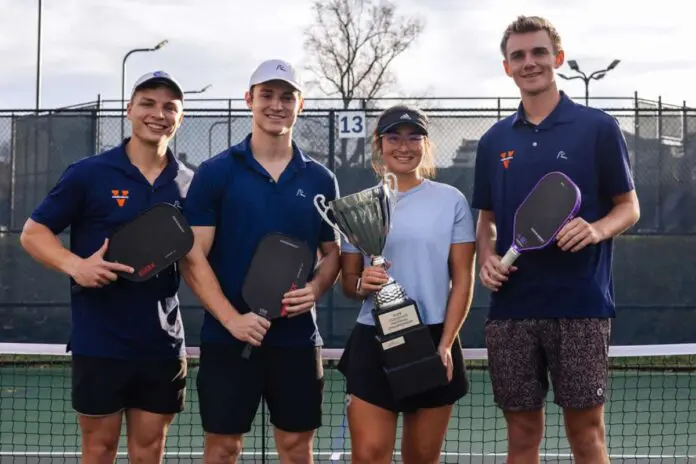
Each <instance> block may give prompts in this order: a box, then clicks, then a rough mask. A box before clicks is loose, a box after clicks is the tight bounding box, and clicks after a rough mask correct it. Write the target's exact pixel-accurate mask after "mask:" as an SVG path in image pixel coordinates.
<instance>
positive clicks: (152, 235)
mask: <svg viewBox="0 0 696 464" xmlns="http://www.w3.org/2000/svg"><path fill="white" fill-rule="evenodd" d="M192 247H193V232H192V231H191V228H190V227H189V224H188V222H187V221H186V219H185V218H184V216H183V215H182V214H181V212H180V211H179V209H178V208H177V207H175V206H173V205H171V204H169V203H159V204H157V205H155V206H153V207H151V208H149V209H147V210H146V211H144V212H142V213H140V214H139V215H138V216H136V217H135V218H134V219H132V220H131V221H129V222H127V223H126V224H124V225H122V226H121V227H119V228H118V230H116V232H114V233H113V235H112V236H111V237H110V238H109V247H108V249H107V251H106V254H105V256H104V259H105V260H106V261H111V262H114V263H121V264H125V265H127V266H130V267H132V268H133V269H134V270H135V272H133V273H132V274H130V273H128V272H120V271H117V272H115V273H116V274H117V275H118V276H119V277H122V278H124V279H126V280H130V281H132V282H145V281H146V280H148V279H150V278H151V277H153V276H155V275H157V274H159V273H160V272H162V271H163V270H164V269H166V268H168V267H169V266H171V265H172V264H174V263H175V262H176V261H178V260H180V259H181V258H183V257H184V256H186V254H187V253H188V252H189V251H190V250H191V248H192ZM82 288H83V287H81V286H80V285H77V284H75V285H73V286H72V293H78V292H80V291H81V290H82Z"/></svg>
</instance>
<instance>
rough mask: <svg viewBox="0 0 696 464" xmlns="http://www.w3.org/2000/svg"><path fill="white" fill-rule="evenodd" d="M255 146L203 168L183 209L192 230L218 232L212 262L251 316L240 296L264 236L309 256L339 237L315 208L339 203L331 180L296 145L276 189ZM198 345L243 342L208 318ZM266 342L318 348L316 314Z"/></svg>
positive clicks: (283, 323) (295, 320) (290, 322)
mask: <svg viewBox="0 0 696 464" xmlns="http://www.w3.org/2000/svg"><path fill="white" fill-rule="evenodd" d="M250 140H251V136H250V135H249V136H247V137H246V138H245V139H244V140H243V141H242V142H241V143H239V144H238V145H236V146H233V147H231V148H229V149H228V150H225V151H224V152H222V153H220V154H218V155H217V156H215V157H213V158H211V159H209V160H207V161H205V162H204V163H202V164H201V165H200V166H199V168H198V170H197V171H196V174H195V176H194V178H193V181H192V182H191V188H190V189H189V192H188V197H187V199H186V207H185V208H184V213H185V215H186V218H187V220H188V221H189V223H190V224H191V225H192V226H214V227H215V240H214V242H213V245H212V248H211V249H210V253H209V254H208V261H209V262H210V265H211V267H212V269H213V271H214V272H215V275H216V276H217V279H218V281H219V282H220V285H221V287H222V291H223V293H224V295H225V297H226V298H227V299H228V300H229V301H230V303H231V304H232V305H233V306H234V307H235V308H236V309H237V311H239V312H240V313H242V314H244V313H246V312H249V307H248V306H247V305H246V303H245V302H244V300H243V298H242V296H241V289H242V284H243V282H244V277H245V274H246V272H247V269H248V267H249V265H250V263H251V260H252V257H253V255H254V251H255V250H256V246H257V245H258V243H259V242H260V240H261V239H262V238H263V237H264V236H265V235H266V234H268V233H272V232H280V233H284V234H288V235H291V236H293V237H295V238H297V239H300V240H303V241H305V242H306V243H307V245H308V246H309V249H310V250H317V249H318V248H319V245H320V243H321V242H330V241H335V240H336V235H335V233H334V230H333V229H332V228H331V226H329V225H328V224H326V222H324V221H323V220H322V219H321V216H320V215H319V213H318V212H317V211H316V209H315V207H314V201H313V200H314V196H315V195H317V194H323V195H324V196H325V197H326V199H327V201H331V200H333V199H335V198H336V197H337V195H338V185H337V183H336V178H335V176H334V175H333V173H331V172H330V171H329V170H328V169H327V168H325V167H324V166H323V165H321V164H320V163H318V162H316V161H314V160H313V159H311V158H310V157H308V156H306V155H305V154H304V153H303V152H302V151H301V150H300V149H299V148H298V147H297V145H295V144H294V143H293V156H292V159H291V160H290V162H289V163H288V166H287V167H286V168H285V170H284V171H283V173H282V174H281V176H280V177H279V179H278V182H275V181H274V180H273V178H272V177H271V176H270V175H269V174H268V172H267V171H266V170H265V169H264V168H263V167H262V166H261V164H259V163H258V161H256V159H255V158H254V156H253V154H252V152H251V148H250ZM315 259H316V258H315ZM312 267H314V265H313V266H312ZM311 278H312V276H311V275H310V280H311ZM201 341H202V342H213V343H228V344H235V343H241V342H239V340H237V339H235V338H234V337H233V336H232V335H231V334H230V333H229V332H228V331H227V330H226V329H225V328H224V327H223V326H222V325H221V324H220V322H218V320H217V319H215V318H214V317H213V316H212V315H211V314H210V313H209V312H207V311H206V312H205V315H204V320H203V326H202V328H201ZM263 343H264V345H268V346H315V345H316V346H320V345H321V344H322V340H321V336H320V334H319V330H318V328H317V325H316V314H315V313H314V311H311V312H307V313H304V314H301V315H299V316H295V317H291V318H280V319H276V320H274V321H273V322H272V323H271V327H270V329H269V330H268V332H266V336H265V337H264V341H263Z"/></svg>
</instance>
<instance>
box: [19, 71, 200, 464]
mask: <svg viewBox="0 0 696 464" xmlns="http://www.w3.org/2000/svg"><path fill="white" fill-rule="evenodd" d="M182 105H183V91H182V89H181V86H180V85H179V84H178V83H177V81H176V80H174V78H172V77H171V76H169V75H168V74H167V73H164V72H161V71H158V72H154V73H148V74H146V75H144V76H142V77H141V78H140V79H138V81H137V82H136V83H135V86H134V88H133V93H132V97H131V99H130V102H129V103H128V119H129V120H130V121H131V124H132V127H133V130H132V136H131V137H130V138H127V139H125V140H124V141H123V143H122V144H121V145H119V146H118V147H116V148H114V149H112V150H109V151H106V152H103V153H101V154H98V155H96V156H90V157H88V158H85V159H82V160H80V161H78V162H76V163H74V164H72V165H71V166H69V167H68V168H67V169H66V171H65V172H64V173H63V175H62V177H61V178H60V180H59V181H58V183H57V184H56V185H55V186H54V187H53V189H52V190H51V191H50V193H49V194H48V196H47V197H46V198H45V199H44V200H43V202H42V203H41V204H40V205H39V206H38V207H37V208H36V210H35V211H34V213H33V214H32V216H31V218H30V219H28V220H27V223H26V225H25V227H24V231H23V232H22V237H21V242H22V246H23V247H24V248H25V249H26V250H27V252H28V253H29V254H30V255H31V256H32V257H33V258H34V259H36V260H37V261H39V262H40V263H42V264H43V265H45V266H47V267H49V268H51V269H54V270H57V271H59V272H62V273H64V274H67V275H68V276H70V278H71V279H70V283H71V284H75V283H77V284H79V285H81V286H82V287H83V290H82V291H81V292H79V293H76V294H74V295H73V296H72V301H71V306H72V333H71V336H70V341H69V343H68V350H69V351H72V404H73V408H74V409H75V411H76V412H77V414H78V417H79V424H80V429H81V433H82V459H83V462H86V463H96V462H100V463H101V462H113V461H114V459H115V456H116V451H117V449H118V442H119V436H120V432H121V421H122V416H123V412H124V411H125V416H126V423H127V427H128V437H129V438H128V453H129V457H130V459H131V460H132V461H134V462H160V461H161V459H162V453H163V448H164V441H165V435H166V430H167V427H168V425H169V424H170V422H171V421H172V419H173V418H174V415H175V414H176V413H177V412H180V411H182V410H183V406H184V395H185V383H186V358H185V352H184V351H185V346H184V330H183V327H182V322H181V314H180V312H179V300H178V297H177V290H178V287H179V276H178V271H177V269H176V266H171V267H170V268H169V269H167V270H165V271H163V272H162V273H160V274H159V275H157V276H156V277H154V278H152V279H150V280H149V281H147V282H142V283H134V282H130V281H128V280H125V279H118V278H117V275H116V274H115V272H116V271H125V272H133V269H131V268H129V267H127V266H125V265H122V264H117V263H112V262H108V261H105V260H104V256H105V252H106V250H107V248H108V237H109V236H110V235H111V234H112V233H113V232H114V231H115V230H116V229H117V228H118V227H119V226H121V225H122V224H124V223H126V222H127V221H129V220H131V219H133V218H135V217H136V216H137V215H139V214H140V213H142V212H143V211H144V210H146V209H147V208H149V207H151V206H153V205H155V204H157V203H162V202H167V203H172V204H178V205H182V203H183V200H184V197H185V196H186V190H187V189H188V185H189V184H190V182H191V179H192V177H193V172H192V171H191V170H189V169H188V168H186V167H184V166H182V165H181V164H179V163H178V162H177V161H176V159H175V158H174V156H173V154H172V152H171V151H170V150H169V149H168V148H167V144H168V143H169V141H170V140H171V139H172V137H173V136H174V134H175V133H176V130H177V129H178V127H179V125H180V124H181V121H182V117H183V106H182ZM68 227H69V228H70V249H66V248H65V247H64V246H63V245H62V243H61V241H60V240H59V239H58V238H57V236H56V235H57V234H59V233H60V232H62V231H63V230H65V229H67V228H68Z"/></svg>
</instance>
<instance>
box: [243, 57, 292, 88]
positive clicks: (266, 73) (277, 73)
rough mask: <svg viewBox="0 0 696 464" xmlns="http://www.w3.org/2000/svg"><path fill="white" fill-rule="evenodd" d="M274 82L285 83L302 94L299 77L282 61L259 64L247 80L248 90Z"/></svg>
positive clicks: (267, 61)
mask: <svg viewBox="0 0 696 464" xmlns="http://www.w3.org/2000/svg"><path fill="white" fill-rule="evenodd" d="M274 80H280V81H284V82H287V83H288V84H290V85H291V86H293V87H295V88H296V89H297V90H299V91H300V92H302V85H301V84H300V77H299V76H298V75H297V71H296V70H295V68H294V67H293V65H291V64H290V63H288V62H287V61H283V60H266V61H264V62H263V63H261V64H260V65H259V66H258V67H257V68H256V70H255V71H254V72H253V74H252V75H251V78H250V79H249V88H251V87H253V86H255V85H257V84H263V83H264V82H268V81H274Z"/></svg>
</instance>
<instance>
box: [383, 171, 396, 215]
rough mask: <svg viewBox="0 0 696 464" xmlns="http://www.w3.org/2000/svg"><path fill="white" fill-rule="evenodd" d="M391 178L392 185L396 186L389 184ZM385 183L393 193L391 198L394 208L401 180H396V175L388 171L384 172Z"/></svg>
mask: <svg viewBox="0 0 696 464" xmlns="http://www.w3.org/2000/svg"><path fill="white" fill-rule="evenodd" d="M390 179H391V181H392V185H393V186H394V188H392V187H390V186H389V180H390ZM384 185H385V186H386V187H387V189H388V190H389V193H391V198H390V199H389V200H390V203H391V206H392V209H394V208H396V199H397V194H398V193H399V182H398V181H397V180H396V176H395V175H394V174H393V173H391V172H387V173H385V174H384Z"/></svg>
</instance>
